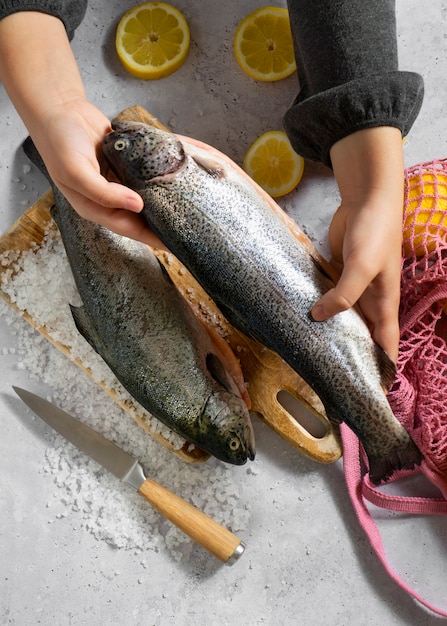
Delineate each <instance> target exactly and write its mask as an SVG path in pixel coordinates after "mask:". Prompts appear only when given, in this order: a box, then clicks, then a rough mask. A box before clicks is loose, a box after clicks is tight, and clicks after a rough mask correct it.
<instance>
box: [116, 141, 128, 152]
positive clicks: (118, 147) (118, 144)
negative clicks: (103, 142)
mask: <svg viewBox="0 0 447 626" xmlns="http://www.w3.org/2000/svg"><path fill="white" fill-rule="evenodd" d="M113 147H114V148H115V150H117V151H118V152H121V150H125V149H126V148H127V141H125V140H124V139H117V140H116V141H115V143H114V145H113Z"/></svg>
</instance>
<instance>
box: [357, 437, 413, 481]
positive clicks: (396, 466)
mask: <svg viewBox="0 0 447 626" xmlns="http://www.w3.org/2000/svg"><path fill="white" fill-rule="evenodd" d="M423 458H424V457H423V455H422V452H421V451H420V450H419V448H418V447H417V446H416V444H415V443H414V441H413V440H412V439H410V438H408V440H407V441H406V442H405V445H403V446H401V447H399V448H397V449H396V450H394V451H393V452H392V453H391V454H389V455H388V456H386V457H384V458H371V457H368V462H369V478H370V480H371V482H372V483H374V484H375V485H378V484H380V483H381V482H385V481H387V480H388V479H389V478H390V477H391V475H392V474H393V473H394V472H396V471H398V470H411V469H413V468H414V466H415V465H420V464H421V462H422V460H423Z"/></svg>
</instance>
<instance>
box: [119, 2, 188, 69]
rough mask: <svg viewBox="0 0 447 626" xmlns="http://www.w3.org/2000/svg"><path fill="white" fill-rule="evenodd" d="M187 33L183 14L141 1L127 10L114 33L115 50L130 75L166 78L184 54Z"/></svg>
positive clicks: (176, 66)
mask: <svg viewBox="0 0 447 626" xmlns="http://www.w3.org/2000/svg"><path fill="white" fill-rule="evenodd" d="M189 43H190V34H189V27H188V23H187V21H186V20H185V18H184V16H183V14H182V13H181V12H180V11H179V10H178V9H176V8H175V7H173V6H172V5H170V4H167V3H166V2H143V3H142V4H138V5H137V6H134V7H133V8H132V9H129V11H127V12H126V13H125V14H124V15H123V17H122V18H121V19H120V21H119V24H118V27H117V30H116V39H115V45H116V51H117V53H118V57H119V59H120V61H121V63H122V64H123V65H124V67H125V68H126V69H127V71H128V72H130V73H131V74H132V75H133V76H136V77H137V78H143V79H145V80H153V79H157V78H164V77H165V76H169V74H172V73H173V72H175V71H176V70H178V69H179V67H181V66H182V65H183V63H184V61H185V59H186V55H187V54H188V50H189Z"/></svg>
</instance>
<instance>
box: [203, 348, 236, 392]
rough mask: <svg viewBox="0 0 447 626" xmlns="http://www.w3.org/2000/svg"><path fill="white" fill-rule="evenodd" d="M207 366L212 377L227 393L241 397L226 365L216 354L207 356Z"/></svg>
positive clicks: (212, 353) (211, 353)
mask: <svg viewBox="0 0 447 626" xmlns="http://www.w3.org/2000/svg"><path fill="white" fill-rule="evenodd" d="M206 366H207V368H208V371H209V373H210V374H211V376H212V377H213V378H214V380H216V381H217V382H218V383H220V384H221V385H222V387H224V388H225V389H226V390H227V391H229V392H231V393H234V394H235V395H237V396H240V393H239V390H238V388H237V385H236V383H235V382H234V380H233V379H232V378H231V376H230V374H229V373H228V372H227V370H226V369H225V366H224V364H223V363H222V361H221V360H220V358H219V357H218V356H217V354H214V352H210V353H209V354H207V355H206Z"/></svg>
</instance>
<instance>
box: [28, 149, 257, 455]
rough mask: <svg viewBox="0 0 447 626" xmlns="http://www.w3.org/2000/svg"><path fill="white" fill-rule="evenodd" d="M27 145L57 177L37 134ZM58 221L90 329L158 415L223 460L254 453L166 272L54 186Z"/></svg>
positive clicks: (233, 401)
mask: <svg viewBox="0 0 447 626" xmlns="http://www.w3.org/2000/svg"><path fill="white" fill-rule="evenodd" d="M24 147H25V152H26V153H27V155H28V156H29V157H30V159H31V160H32V161H34V163H36V164H37V165H38V166H39V167H40V168H41V169H42V171H43V172H44V173H45V174H46V175H47V176H48V174H47V172H46V170H45V166H44V165H43V163H42V161H41V159H40V156H39V155H38V153H37V151H36V149H35V147H34V145H33V144H32V142H31V141H30V140H27V142H25V146H24ZM53 191H54V195H55V206H54V207H53V209H52V215H53V217H54V219H55V220H56V222H57V225H58V227H59V230H60V232H61V235H62V240H63V243H64V246H65V249H66V252H67V257H68V260H69V263H70V266H71V270H72V273H73V276H74V279H75V283H76V286H77V288H78V291H79V294H80V296H81V300H82V303H83V305H82V306H81V307H71V310H72V314H73V318H74V320H75V323H76V326H77V328H78V330H79V331H80V332H81V334H82V335H83V336H84V337H85V338H86V339H87V341H88V342H89V343H90V344H91V345H92V346H93V348H94V349H95V350H96V351H97V352H98V354H99V355H100V356H101V357H102V358H103V359H104V361H105V362H106V363H107V364H108V366H109V367H110V369H111V370H112V371H113V373H114V374H115V376H116V377H117V378H118V380H119V381H120V382H121V383H122V385H123V386H124V387H125V388H126V389H127V391H128V392H129V393H130V394H131V395H132V396H133V397H134V398H135V399H136V400H137V401H138V402H139V403H140V404H141V405H142V406H143V407H144V408H146V409H147V410H148V411H149V412H150V413H151V414H152V415H153V416H154V417H156V418H158V419H159V420H160V421H161V422H163V423H164V424H165V425H166V426H168V427H169V428H171V429H172V430H174V431H176V432H177V433H179V434H180V435H182V436H183V437H184V438H185V439H187V440H188V441H191V442H193V443H194V444H196V445H197V446H198V447H200V448H202V449H203V450H206V451H207V452H209V453H210V454H213V455H214V456H216V457H217V458H219V459H221V460H222V461H226V462H228V463H233V464H236V465H241V464H243V463H245V462H246V461H247V459H253V458H254V455H255V444H254V435H253V429H252V425H251V422H250V415H249V412H248V409H247V407H246V405H245V403H244V401H243V400H242V398H241V397H240V395H239V393H238V390H237V387H236V385H235V383H234V381H233V380H232V378H231V377H230V375H229V374H228V373H227V371H226V369H225V367H224V365H223V363H222V362H221V360H220V358H219V356H218V355H217V354H216V351H215V349H214V347H213V344H212V342H211V339H210V337H209V335H208V333H207V332H206V330H205V329H204V327H203V326H202V325H201V323H200V322H199V321H198V320H197V318H196V317H195V315H194V313H193V312H192V310H191V308H190V307H189V305H188V304H187V303H186V301H185V300H184V298H183V297H182V296H181V295H180V294H179V293H178V291H177V289H176V287H175V286H174V284H173V282H172V281H171V279H170V278H169V276H168V274H167V272H166V270H164V268H163V267H162V266H161V264H160V263H159V261H158V259H157V258H156V257H155V255H154V254H153V253H152V252H151V251H150V249H149V248H148V247H147V246H146V245H144V244H142V243H139V242H137V241H133V240H131V239H127V238H126V237H122V236H120V235H116V234H115V233H113V232H111V231H110V230H108V229H106V228H104V227H102V226H99V225H97V224H94V223H93V222H90V221H87V220H85V219H83V218H81V217H80V216H79V215H78V214H77V213H76V211H75V210H74V209H73V208H72V207H71V205H70V204H69V203H68V202H67V200H66V199H65V198H64V196H63V195H62V194H61V193H60V191H58V189H57V188H56V187H55V186H54V185H53Z"/></svg>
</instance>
